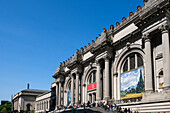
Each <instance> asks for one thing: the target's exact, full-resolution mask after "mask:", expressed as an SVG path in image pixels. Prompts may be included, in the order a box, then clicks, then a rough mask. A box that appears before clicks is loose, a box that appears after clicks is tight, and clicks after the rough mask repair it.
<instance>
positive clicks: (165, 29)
mask: <svg viewBox="0 0 170 113" xmlns="http://www.w3.org/2000/svg"><path fill="white" fill-rule="evenodd" d="M144 3H145V5H144V6H143V7H140V6H138V7H137V11H136V12H130V13H129V17H123V18H122V22H117V23H116V26H113V25H111V26H110V29H105V28H104V29H103V32H102V33H101V34H99V36H98V37H96V40H95V41H94V40H92V42H91V43H89V44H88V46H85V47H81V49H77V52H76V53H75V54H74V55H73V56H72V57H70V58H69V59H67V60H66V61H63V62H61V63H60V65H59V67H58V68H57V70H56V72H55V74H54V75H53V78H55V79H56V80H55V81H54V82H53V83H52V88H51V91H49V92H46V93H43V94H41V95H39V96H37V98H36V101H35V111H36V112H37V113H39V112H43V111H44V110H45V111H53V110H56V109H57V107H58V106H68V105H75V104H76V105H80V104H81V105H82V104H84V103H87V102H88V101H90V102H91V103H97V102H106V103H108V104H114V103H116V104H117V105H118V106H121V107H122V108H131V109H132V110H135V111H138V112H167V111H170V96H169V95H170V40H169V26H170V23H169V22H170V2H169V0H144ZM47 103H48V104H47ZM49 103H50V105H49Z"/></svg>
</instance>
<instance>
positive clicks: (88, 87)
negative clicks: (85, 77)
mask: <svg viewBox="0 0 170 113" xmlns="http://www.w3.org/2000/svg"><path fill="white" fill-rule="evenodd" d="M96 88H97V83H96V82H95V83H93V84H89V85H87V91H89V90H93V89H96Z"/></svg>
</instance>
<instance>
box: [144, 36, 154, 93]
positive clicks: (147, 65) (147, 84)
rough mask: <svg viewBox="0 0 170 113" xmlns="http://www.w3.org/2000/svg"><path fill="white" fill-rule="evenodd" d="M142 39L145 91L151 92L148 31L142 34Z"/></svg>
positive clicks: (151, 80)
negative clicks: (143, 41)
mask: <svg viewBox="0 0 170 113" xmlns="http://www.w3.org/2000/svg"><path fill="white" fill-rule="evenodd" d="M143 39H144V40H145V92H153V78H152V57H151V40H150V37H149V33H147V34H144V35H143Z"/></svg>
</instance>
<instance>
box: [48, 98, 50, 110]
mask: <svg viewBox="0 0 170 113" xmlns="http://www.w3.org/2000/svg"><path fill="white" fill-rule="evenodd" d="M48 109H50V100H48Z"/></svg>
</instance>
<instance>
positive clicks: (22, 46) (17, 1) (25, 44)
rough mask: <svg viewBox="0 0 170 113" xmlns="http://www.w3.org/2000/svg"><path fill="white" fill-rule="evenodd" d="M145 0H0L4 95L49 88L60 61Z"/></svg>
mask: <svg viewBox="0 0 170 113" xmlns="http://www.w3.org/2000/svg"><path fill="white" fill-rule="evenodd" d="M138 5H141V6H143V5H144V4H143V0H1V1H0V100H10V97H11V95H12V94H16V93H17V92H19V91H21V90H23V89H25V88H26V84H27V83H30V88H31V89H43V90H50V88H51V83H52V82H53V81H54V79H53V78H52V75H53V74H54V73H55V71H56V68H57V67H58V65H59V63H60V61H65V60H67V59H68V58H70V57H71V56H72V55H73V54H74V52H76V49H80V48H81V47H84V46H86V45H88V43H91V41H92V40H95V39H96V37H97V36H98V34H100V33H101V32H102V31H103V28H107V29H108V28H110V25H112V24H113V25H115V23H116V22H121V20H122V17H127V16H128V15H129V12H130V11H132V12H135V11H136V9H137V6H138Z"/></svg>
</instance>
